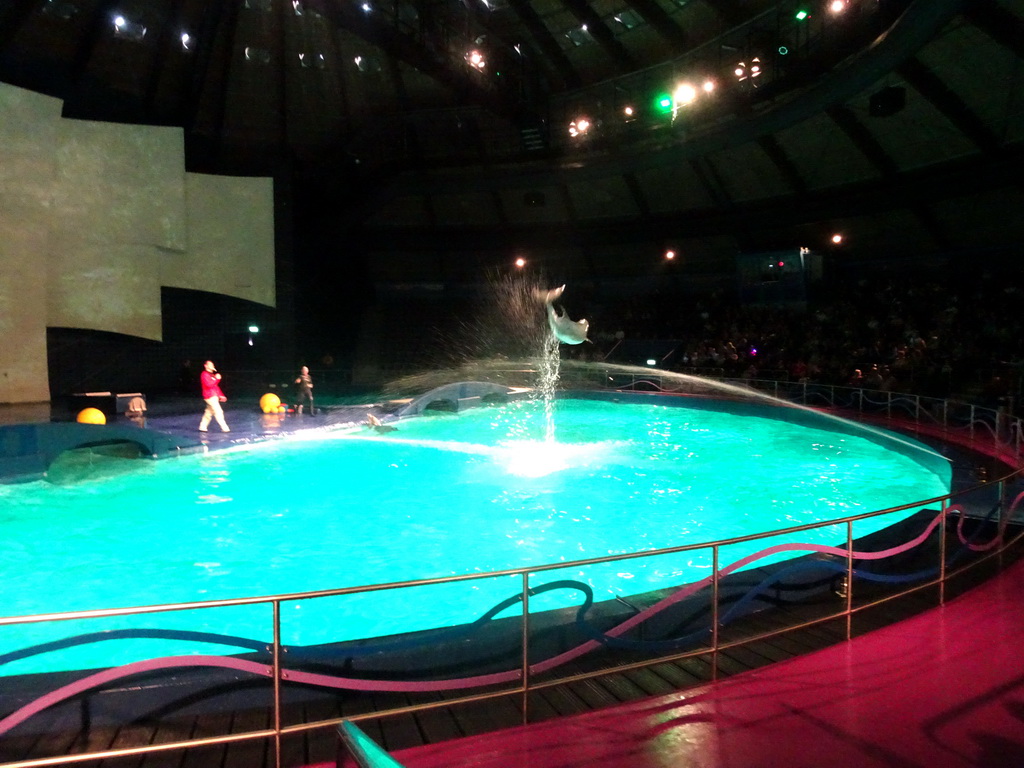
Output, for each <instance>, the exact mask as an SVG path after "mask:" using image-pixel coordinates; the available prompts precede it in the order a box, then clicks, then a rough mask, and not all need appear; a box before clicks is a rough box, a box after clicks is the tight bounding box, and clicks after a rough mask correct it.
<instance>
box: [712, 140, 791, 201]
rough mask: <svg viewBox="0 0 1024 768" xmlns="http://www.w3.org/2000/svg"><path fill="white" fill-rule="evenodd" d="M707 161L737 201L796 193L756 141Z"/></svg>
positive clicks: (723, 152)
mask: <svg viewBox="0 0 1024 768" xmlns="http://www.w3.org/2000/svg"><path fill="white" fill-rule="evenodd" d="M708 161H709V162H710V163H711V165H712V166H713V167H714V169H715V173H716V175H717V176H718V178H719V180H720V181H721V182H722V183H723V184H724V185H725V191H726V193H727V194H728V195H729V197H730V198H731V199H732V200H734V201H736V202H740V201H743V200H762V199H765V198H770V197H778V196H780V195H789V194H793V193H794V190H793V188H792V187H791V186H789V184H788V183H787V182H786V179H785V178H784V177H783V175H782V172H781V171H780V170H779V168H778V167H777V166H776V165H775V163H773V162H772V161H771V159H770V158H769V157H768V155H767V154H765V151H764V150H763V149H761V146H760V145H759V144H757V143H756V142H748V143H746V144H742V145H741V146H738V147H733V148H732V149H727V150H723V151H721V152H716V153H715V154H713V155H711V156H709V157H708Z"/></svg>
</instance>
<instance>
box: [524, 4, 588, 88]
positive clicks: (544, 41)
mask: <svg viewBox="0 0 1024 768" xmlns="http://www.w3.org/2000/svg"><path fill="white" fill-rule="evenodd" d="M508 4H509V7H510V8H511V9H512V10H513V11H515V14H516V16H517V17H518V18H519V20H520V21H521V22H522V23H523V26H525V27H526V29H527V30H528V31H529V32H530V34H531V35H533V39H534V40H535V41H536V43H537V46H538V47H539V48H540V50H541V52H542V53H543V54H544V56H545V57H547V59H548V61H549V62H550V65H551V67H552V68H553V69H554V70H555V71H556V72H561V73H562V80H563V81H564V82H565V87H566V88H579V87H580V86H581V85H583V78H582V77H580V73H579V72H578V71H577V70H576V68H575V67H574V66H573V64H572V62H571V61H570V60H569V57H568V56H566V55H565V51H563V50H562V46H560V45H559V44H558V41H557V40H556V39H555V36H554V35H552V34H551V30H550V29H548V27H547V25H546V24H545V23H544V22H543V20H542V19H541V18H540V16H538V15H537V12H536V11H535V10H533V6H532V5H530V2H529V0H509V3H508Z"/></svg>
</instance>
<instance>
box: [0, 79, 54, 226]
mask: <svg viewBox="0 0 1024 768" xmlns="http://www.w3.org/2000/svg"><path fill="white" fill-rule="evenodd" d="M61 108H62V102H61V101H60V100H58V99H52V98H50V97H49V96H40V95H39V94H36V93H32V92H31V91H25V90H22V89H21V88H15V87H13V86H10V85H5V84H3V83H0V193H10V194H16V195H18V196H19V197H23V196H24V197H30V198H33V199H34V200H36V201H37V202H38V203H39V204H40V205H42V206H49V204H50V199H51V198H52V196H53V184H54V172H55V168H56V162H55V159H54V154H53V148H54V146H55V140H56V135H57V126H58V124H59V123H60V121H61V118H60V111H61Z"/></svg>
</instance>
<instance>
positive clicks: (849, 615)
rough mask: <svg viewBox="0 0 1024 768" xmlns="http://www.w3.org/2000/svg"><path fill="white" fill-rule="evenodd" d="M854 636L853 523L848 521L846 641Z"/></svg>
mask: <svg viewBox="0 0 1024 768" xmlns="http://www.w3.org/2000/svg"><path fill="white" fill-rule="evenodd" d="M852 636H853V521H852V520H847V521H846V639H847V640H849V639H850V638H851V637H852Z"/></svg>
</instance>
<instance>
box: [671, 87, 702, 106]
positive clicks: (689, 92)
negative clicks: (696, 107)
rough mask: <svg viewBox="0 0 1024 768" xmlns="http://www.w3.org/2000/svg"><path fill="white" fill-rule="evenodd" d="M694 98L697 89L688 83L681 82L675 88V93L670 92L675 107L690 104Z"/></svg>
mask: <svg viewBox="0 0 1024 768" xmlns="http://www.w3.org/2000/svg"><path fill="white" fill-rule="evenodd" d="M696 98H697V89H696V88H694V87H693V86H692V85H690V84H689V83H682V84H681V85H679V86H678V87H677V88H676V91H675V93H674V94H672V99H673V101H674V102H675V106H676V107H680V106H684V107H685V106H686V105H687V104H692V103H693V101H694V99H696Z"/></svg>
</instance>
